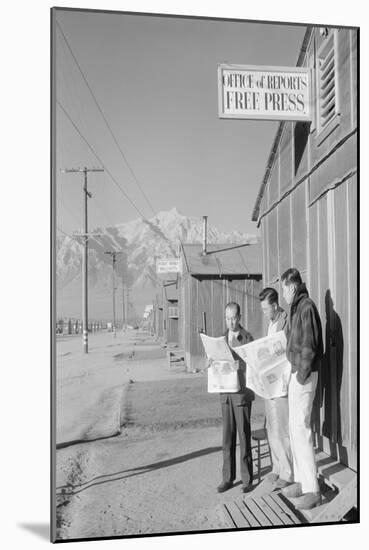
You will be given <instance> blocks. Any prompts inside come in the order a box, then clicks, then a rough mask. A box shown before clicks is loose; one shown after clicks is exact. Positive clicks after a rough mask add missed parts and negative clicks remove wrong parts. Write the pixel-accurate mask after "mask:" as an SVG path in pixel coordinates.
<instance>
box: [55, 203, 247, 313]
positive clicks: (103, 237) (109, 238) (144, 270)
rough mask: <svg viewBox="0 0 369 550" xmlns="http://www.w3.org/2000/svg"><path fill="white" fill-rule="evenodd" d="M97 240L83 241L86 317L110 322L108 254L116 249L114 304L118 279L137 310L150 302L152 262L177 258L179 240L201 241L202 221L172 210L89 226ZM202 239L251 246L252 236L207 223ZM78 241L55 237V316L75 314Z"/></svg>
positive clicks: (77, 304) (78, 295)
mask: <svg viewBox="0 0 369 550" xmlns="http://www.w3.org/2000/svg"><path fill="white" fill-rule="evenodd" d="M90 231H91V233H94V234H98V236H94V237H91V238H90V239H89V304H90V312H91V317H94V318H101V319H108V318H111V291H112V257H111V255H109V254H105V252H107V251H108V250H119V251H120V252H121V253H120V254H119V255H117V262H116V264H115V286H116V288H117V300H119V296H121V298H120V300H122V281H124V283H125V284H128V285H129V287H130V288H131V297H132V302H134V305H135V306H136V309H137V311H138V312H140V311H141V310H143V309H144V306H145V305H146V304H147V303H150V302H151V301H152V298H153V296H154V292H155V287H156V283H157V277H156V270H155V264H156V259H158V258H167V257H173V256H177V255H178V252H179V246H180V242H182V243H201V242H202V234H203V221H202V219H201V218H190V217H187V216H184V215H183V214H180V213H179V212H178V211H177V209H176V208H172V209H171V210H169V211H166V212H159V213H158V214H157V215H156V216H155V217H153V218H151V219H149V220H148V219H143V218H138V219H135V220H133V221H130V222H127V223H123V224H118V225H115V226H113V227H106V228H94V229H91V230H90ZM207 234H208V236H207V240H208V243H209V244H212V243H241V242H256V237H255V236H253V235H247V234H242V233H240V232H239V231H232V232H231V233H224V232H222V231H219V230H218V229H217V228H216V227H214V226H213V225H212V224H211V223H208V231H207ZM81 243H82V240H81V239H78V238H77V239H71V238H69V237H58V239H57V262H56V263H57V265H56V272H57V298H58V300H57V302H58V303H57V315H58V316H76V317H78V316H80V311H81V264H82V246H81Z"/></svg>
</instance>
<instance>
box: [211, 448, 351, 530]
mask: <svg viewBox="0 0 369 550" xmlns="http://www.w3.org/2000/svg"><path fill="white" fill-rule="evenodd" d="M316 462H317V469H318V477H319V478H320V482H321V485H322V504H321V505H320V506H317V507H315V508H313V509H312V510H297V509H296V508H295V506H294V502H295V499H293V498H290V499H287V498H285V497H284V496H283V495H282V493H281V491H273V484H272V483H271V482H269V481H268V480H267V479H264V480H263V481H262V482H261V483H259V484H258V485H257V486H256V487H255V489H254V490H253V491H252V492H251V493H249V494H247V495H243V496H241V497H239V498H238V499H235V500H233V501H230V502H224V503H222V504H221V505H220V513H221V514H222V516H223V518H224V519H225V521H226V523H227V525H228V526H229V527H230V528H231V529H242V528H243V529H245V528H250V527H271V526H282V525H298V524H307V523H336V522H340V521H344V518H345V516H346V515H347V514H348V512H350V511H352V510H353V509H356V508H357V474H356V472H354V471H353V470H351V469H350V468H348V467H347V466H345V465H344V464H342V463H340V462H339V461H338V460H336V459H334V458H333V457H331V456H329V455H327V454H326V453H324V452H322V451H317V452H316Z"/></svg>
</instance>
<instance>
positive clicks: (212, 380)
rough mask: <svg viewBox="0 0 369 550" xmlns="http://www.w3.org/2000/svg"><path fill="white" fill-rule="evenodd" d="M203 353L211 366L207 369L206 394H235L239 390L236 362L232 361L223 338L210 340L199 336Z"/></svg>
mask: <svg viewBox="0 0 369 550" xmlns="http://www.w3.org/2000/svg"><path fill="white" fill-rule="evenodd" d="M200 336H201V340H202V343H203V345H204V349H205V353H206V356H207V358H208V359H211V360H212V361H211V364H210V366H209V368H208V392H209V393H221V392H227V393H228V392H229V393H235V392H238V391H239V390H240V385H239V380H238V373H237V371H238V366H239V365H238V361H235V360H234V359H233V355H232V352H231V350H230V348H229V346H228V344H227V342H226V339H225V337H224V336H222V337H220V338H212V337H210V336H206V334H200Z"/></svg>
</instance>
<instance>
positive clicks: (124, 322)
mask: <svg viewBox="0 0 369 550" xmlns="http://www.w3.org/2000/svg"><path fill="white" fill-rule="evenodd" d="M122 306H123V308H122V309H123V326H122V329H123V331H125V329H126V305H125V300H124V274H123V269H122Z"/></svg>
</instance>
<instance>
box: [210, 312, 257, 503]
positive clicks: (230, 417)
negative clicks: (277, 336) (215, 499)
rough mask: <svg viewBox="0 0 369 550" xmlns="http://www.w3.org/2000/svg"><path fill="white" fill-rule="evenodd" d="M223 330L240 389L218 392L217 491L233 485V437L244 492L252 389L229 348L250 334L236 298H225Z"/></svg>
mask: <svg viewBox="0 0 369 550" xmlns="http://www.w3.org/2000/svg"><path fill="white" fill-rule="evenodd" d="M225 320H226V325H227V331H226V333H225V335H224V336H225V338H226V341H227V343H228V345H229V347H230V349H231V351H232V355H233V358H234V360H235V361H238V362H239V368H238V373H237V374H238V381H239V386H240V390H239V391H238V392H237V393H221V394H220V401H221V406H222V420H223V480H222V483H221V484H220V485H219V486H218V488H217V490H218V493H223V492H224V491H227V490H228V489H230V488H231V487H232V486H233V482H234V480H235V477H236V438H237V432H238V437H239V442H240V466H241V479H242V486H241V491H242V492H243V493H246V492H248V491H249V490H250V488H251V487H252V455H251V428H250V417H251V404H252V401H253V399H254V393H253V392H252V391H251V390H250V389H248V388H246V364H245V362H244V361H243V360H242V359H240V357H239V356H238V355H237V354H236V353H235V352H234V351H233V350H232V348H235V347H238V346H243V345H244V344H247V343H249V342H252V340H253V337H252V336H251V334H250V333H249V332H247V331H246V330H245V329H244V328H243V327H242V326H241V324H240V320H241V311H240V306H239V304H237V303H236V302H229V303H228V304H227V306H226V309H225Z"/></svg>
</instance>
